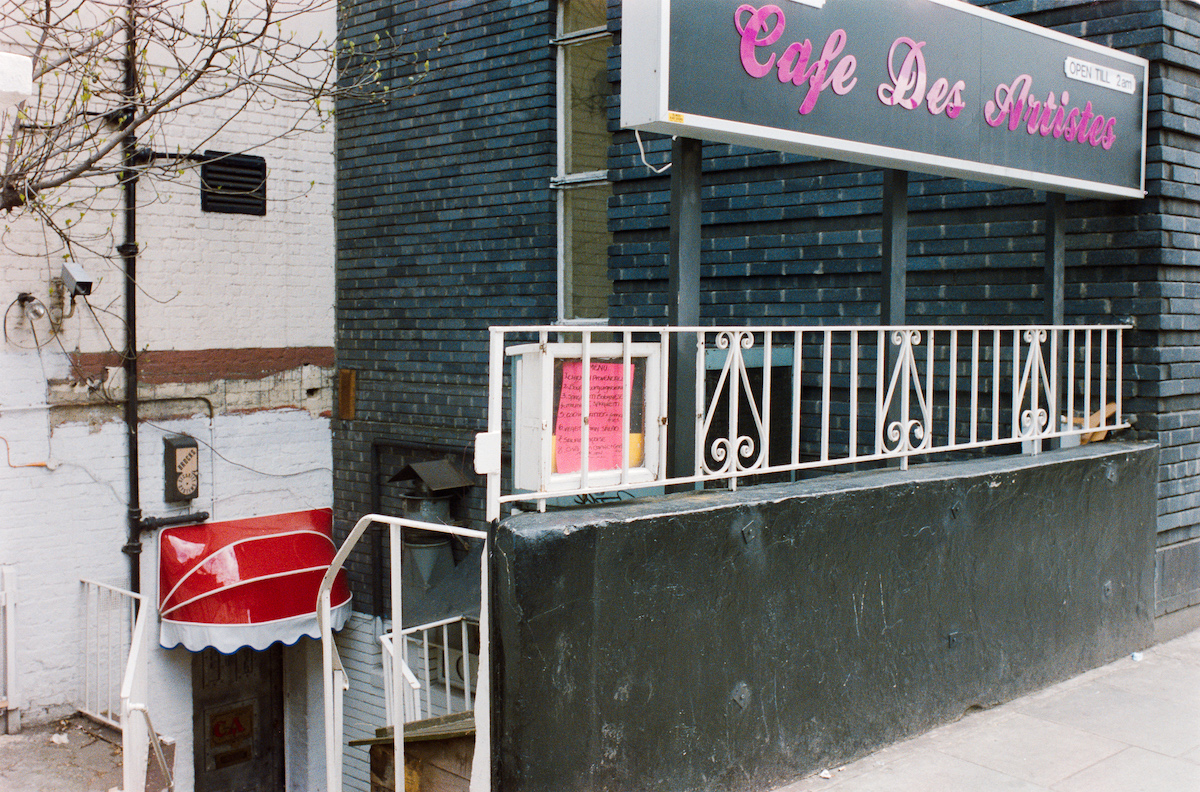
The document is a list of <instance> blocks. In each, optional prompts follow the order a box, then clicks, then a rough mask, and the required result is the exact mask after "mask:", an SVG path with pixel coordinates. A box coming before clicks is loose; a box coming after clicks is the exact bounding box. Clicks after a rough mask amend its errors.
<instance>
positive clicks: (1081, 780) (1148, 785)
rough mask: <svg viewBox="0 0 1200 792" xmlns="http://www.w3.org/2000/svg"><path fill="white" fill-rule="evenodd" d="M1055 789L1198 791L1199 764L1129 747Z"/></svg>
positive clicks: (1063, 791)
mask: <svg viewBox="0 0 1200 792" xmlns="http://www.w3.org/2000/svg"><path fill="white" fill-rule="evenodd" d="M1051 789H1052V790H1053V791H1054V792H1165V791H1166V790H1174V791H1176V792H1200V764H1197V763H1195V762H1190V761H1187V760H1186V759H1180V758H1178V757H1174V756H1166V755H1164V754H1161V753H1156V752H1154V751H1147V750H1146V749H1144V748H1138V747H1136V746H1135V747H1130V748H1126V749H1125V750H1124V751H1121V752H1120V753H1117V754H1115V755H1113V756H1110V757H1108V758H1107V759H1105V760H1103V761H1101V762H1097V763H1096V764H1094V765H1092V766H1091V767H1089V768H1087V769H1086V770H1083V771H1081V772H1079V773H1076V774H1075V775H1073V776H1071V777H1070V778H1068V779H1065V780H1063V781H1060V782H1059V783H1057V784H1055V785H1054V786H1052V787H1051Z"/></svg>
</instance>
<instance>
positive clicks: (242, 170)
mask: <svg viewBox="0 0 1200 792" xmlns="http://www.w3.org/2000/svg"><path fill="white" fill-rule="evenodd" d="M204 160H205V161H204V163H203V164H202V165H201V166H200V209H201V210H202V211H205V212H222V213H224V214H248V215H257V216H259V217H262V216H263V215H265V214H266V213H267V161H266V160H265V159H263V158H262V157H253V156H250V155H248V154H226V153H225V152H221V151H206V152H204Z"/></svg>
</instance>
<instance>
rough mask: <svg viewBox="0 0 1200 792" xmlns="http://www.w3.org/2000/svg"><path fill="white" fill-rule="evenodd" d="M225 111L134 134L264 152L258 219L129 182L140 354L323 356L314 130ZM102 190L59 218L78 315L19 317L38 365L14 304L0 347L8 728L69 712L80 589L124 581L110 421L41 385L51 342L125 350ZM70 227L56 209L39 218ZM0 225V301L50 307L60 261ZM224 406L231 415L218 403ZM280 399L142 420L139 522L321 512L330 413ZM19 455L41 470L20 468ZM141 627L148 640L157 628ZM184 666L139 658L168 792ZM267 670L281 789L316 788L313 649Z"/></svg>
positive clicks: (261, 113)
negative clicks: (167, 476) (284, 731)
mask: <svg viewBox="0 0 1200 792" xmlns="http://www.w3.org/2000/svg"><path fill="white" fill-rule="evenodd" d="M233 109H234V105H233V103H232V102H230V103H227V104H226V105H224V106H221V105H217V104H212V103H209V104H206V105H204V106H202V107H196V108H193V109H192V110H191V111H189V112H188V113H186V114H185V115H183V116H182V117H180V118H179V119H178V120H177V121H176V122H175V123H174V124H172V125H169V126H168V127H166V128H164V129H162V130H161V134H158V133H156V136H155V137H154V138H149V137H146V138H144V139H143V141H142V143H143V144H144V145H152V146H153V147H154V148H155V149H156V150H160V151H165V150H176V149H181V150H188V149H189V148H191V147H192V146H193V145H198V144H203V145H202V148H211V149H215V150H221V151H232V152H243V151H245V152H246V153H253V154H257V155H260V156H263V157H265V158H266V160H267V167H268V184H267V214H266V216H265V217H261V218H259V217H251V216H245V215H218V214H205V213H202V212H201V211H200V195H199V170H198V169H195V170H189V171H187V172H185V173H184V174H182V175H179V176H177V177H175V178H171V179H164V178H158V179H151V178H143V179H142V180H141V184H140V186H139V191H138V204H139V207H138V218H137V222H138V242H139V243H140V246H141V255H140V256H139V260H138V279H137V280H138V286H139V292H138V298H137V299H138V305H137V307H138V339H139V344H138V346H139V348H140V349H152V350H193V349H214V348H217V349H219V348H269V347H298V346H318V347H328V346H332V343H333V300H334V238H333V212H332V209H333V128H332V123H330V124H328V125H327V126H325V127H321V126H320V125H319V124H312V125H311V126H312V127H313V129H312V131H310V132H308V133H306V134H303V135H300V136H297V137H292V138H290V139H287V140H276V139H274V138H275V137H277V136H278V135H279V134H280V133H281V132H282V131H283V130H284V129H286V128H287V127H289V126H290V125H291V124H292V123H293V121H292V119H295V118H297V106H295V105H291V106H289V105H283V104H280V105H277V106H274V107H270V108H268V107H262V106H256V107H252V108H249V109H248V110H247V111H246V112H245V114H244V115H242V116H240V117H239V118H237V119H236V120H235V121H234V122H233V123H230V124H228V125H224V122H225V121H226V120H227V119H228V118H229V116H230V115H231V114H232V112H233ZM310 120H311V119H310ZM210 137H211V140H207V142H205V141H206V139H207V138H210ZM108 185H109V186H108V188H107V189H105V190H103V191H102V192H101V193H100V195H99V197H98V198H97V199H96V200H95V202H94V203H93V205H92V210H91V211H89V212H88V213H86V214H85V215H83V216H82V217H80V216H79V215H78V214H77V213H76V214H75V216H74V217H71V221H72V225H73V226H77V228H78V230H77V232H76V234H77V236H78V238H80V239H84V240H86V241H87V245H86V246H85V247H80V248H77V249H76V250H75V255H76V258H77V260H78V261H79V263H81V264H82V265H83V266H84V267H85V268H86V269H87V270H89V272H90V273H91V274H92V275H93V277H94V278H95V281H96V284H95V288H94V291H93V294H92V296H91V297H90V298H89V299H90V305H91V306H92V309H89V308H88V306H87V305H85V304H84V303H83V302H82V301H80V302H79V303H78V304H77V306H76V310H75V314H74V316H72V317H71V318H69V319H66V320H65V321H64V322H63V325H62V329H61V333H60V334H59V335H58V337H57V339H55V338H54V337H53V336H52V335H51V334H50V325H49V322H48V321H47V320H41V322H40V323H38V324H36V325H34V327H35V328H36V330H37V339H38V340H39V341H41V342H42V343H43V344H45V346H43V348H42V350H41V353H40V354H39V353H37V352H35V351H32V350H30V349H22V348H21V347H32V346H33V343H34V333H33V332H32V329H31V327H30V324H29V323H28V322H27V321H25V320H23V319H21V318H19V317H17V316H16V315H15V313H16V309H13V312H12V313H10V317H9V323H8V324H7V329H8V331H9V334H10V338H11V343H8V344H5V345H3V346H0V372H2V375H0V437H3V438H5V440H6V441H7V442H8V444H9V446H10V448H9V451H8V453H9V459H11V464H12V465H16V466H17V467H13V466H10V464H8V463H7V462H6V463H4V464H0V564H13V565H14V566H15V567H16V568H17V575H18V590H19V602H18V608H19V613H20V616H19V620H18V625H17V635H18V668H19V679H20V691H19V695H20V701H21V702H22V704H23V707H22V708H23V710H24V712H23V717H24V720H25V721H26V722H27V723H30V722H37V721H40V720H46V719H50V718H54V717H57V716H60V715H62V714H65V713H68V712H70V711H72V710H74V709H75V708H76V707H77V706H78V705H79V703H80V691H81V685H82V674H81V669H82V663H83V656H82V654H83V626H82V611H81V607H80V606H81V603H82V598H81V587H80V584H79V579H80V578H81V577H89V578H92V579H95V580H99V581H102V582H107V583H111V584H115V585H119V586H122V587H125V586H127V585H128V581H129V572H128V559H127V557H126V556H125V555H124V554H123V553H122V552H121V547H122V545H123V544H124V543H125V541H126V533H127V517H126V509H127V474H126V431H125V427H124V424H123V423H122V422H121V421H120V420H119V415H120V413H119V411H118V410H111V409H105V410H102V411H99V412H97V413H95V415H94V416H93V420H91V421H73V422H72V421H67V422H63V421H62V420H60V418H61V416H64V415H66V414H67V413H66V412H65V411H64V410H61V409H60V408H57V407H56V408H47V407H45V403H46V401H47V382H48V380H53V379H58V380H61V379H65V378H68V377H69V376H70V373H71V372H70V366H69V363H68V360H67V357H66V355H65V354H64V349H65V350H68V351H76V350H78V351H83V352H106V351H110V350H113V349H114V348H120V347H121V346H122V345H123V343H124V326H123V322H122V318H121V317H122V314H123V294H124V276H123V272H122V270H121V267H120V264H121V262H120V259H119V258H111V257H110V256H111V254H112V252H113V250H114V248H115V245H116V244H117V243H119V242H120V241H121V239H122V236H123V225H122V215H121V202H122V192H121V190H120V189H117V188H114V187H112V186H111V180H109V182H108ZM87 192H88V191H87V190H85V189H76V190H73V191H71V190H69V191H67V192H65V193H64V194H63V196H62V198H63V201H64V202H69V201H70V200H72V199H76V198H80V197H82V196H84V195H85V194H86V193H87ZM70 216H71V212H70V211H69V210H64V212H63V213H62V214H61V215H60V216H59V218H58V219H59V220H60V221H63V220H65V219H66V218H67V217H70ZM0 233H3V238H2V240H0V242H2V244H0V283H2V284H3V285H4V294H2V295H0V308H2V307H4V306H7V305H8V304H9V302H10V301H12V300H13V299H14V298H15V297H16V295H17V293H18V292H22V291H25V292H30V293H32V294H33V295H34V296H35V297H37V298H39V299H41V300H42V301H44V302H45V303H46V304H47V305H48V306H49V307H51V308H54V307H55V303H54V299H53V297H52V295H51V293H50V288H51V283H52V281H53V279H54V278H56V277H57V276H58V275H59V273H60V270H61V266H62V261H63V254H64V251H63V249H62V248H61V246H60V245H59V244H58V242H57V241H56V240H55V238H54V236H53V235H52V234H49V233H47V232H46V231H45V229H44V228H43V227H42V226H41V225H40V224H39V223H38V222H36V220H35V219H34V218H31V217H29V216H27V215H20V214H14V215H5V216H2V217H0ZM88 248H90V249H92V250H94V251H95V252H90V251H89V249H88ZM60 344H61V345H60ZM322 371H323V370H322ZM292 374H293V373H288V374H287V375H286V376H285V377H284V378H285V379H286V378H290V377H292ZM294 374H295V376H296V377H299V376H302V375H301V373H300V372H295V373H294ZM325 375H327V372H325ZM303 376H305V377H307V379H308V381H310V382H311V381H314V377H315V378H316V379H320V377H321V376H323V375H322V373H321V372H317V371H313V372H305V373H303ZM216 385H217V386H219V387H220V388H222V389H225V388H227V387H228V388H229V389H230V394H231V395H230V396H229V399H231V400H232V401H236V399H237V398H240V397H239V396H238V394H239V393H241V392H242V391H245V392H247V393H248V392H249V391H250V390H252V389H253V387H254V383H252V382H250V381H242V382H234V381H231V382H228V383H225V382H222V383H216ZM162 387H164V392H166V390H169V388H167V386H162ZM198 387H200V388H201V389H203V385H201V386H198ZM310 387H313V386H311V385H310ZM276 390H278V388H276ZM324 390H325V393H324V394H322V395H321V397H320V398H321V399H327V398H328V390H329V389H328V388H327V387H325V388H324ZM56 400H57V399H56ZM232 401H231V402H229V409H230V410H232V409H234V407H235V405H234V404H233V403H232ZM222 403H225V402H224V401H223V402H222ZM279 403H280V401H278V399H277V394H274V393H272V394H271V395H270V396H269V398H268V401H267V402H266V403H265V404H256V405H249V404H247V405H242V406H245V407H260V408H261V407H264V406H265V407H273V406H276V405H278V404H279ZM291 403H293V404H296V405H298V406H303V407H306V408H308V409H307V410H305V409H266V410H261V409H260V411H258V412H246V413H242V412H238V413H236V414H230V413H226V412H223V411H222V410H221V409H220V408H218V410H217V414H216V415H214V416H212V417H210V416H209V415H208V414H207V412H199V413H198V414H197V415H194V416H192V417H189V418H186V419H173V420H169V421H167V420H163V421H159V420H153V419H152V420H151V422H150V423H143V424H142V425H141V428H140V437H139V440H140V442H139V448H140V453H141V476H140V486H141V497H142V508H143V511H144V513H145V514H146V515H147V516H167V515H170V514H177V513H183V512H188V511H192V510H204V511H209V512H210V513H211V514H212V519H214V520H225V519H233V518H237V517H249V516H259V515H265V514H271V513H278V512H287V511H296V510H301V509H311V508H321V507H328V506H329V505H330V504H331V502H332V492H331V472H330V469H331V453H330V431H329V420H328V419H327V418H321V417H319V416H318V415H317V414H316V413H317V412H319V410H320V404H319V401H317V400H308V401H303V402H301V401H295V400H291ZM52 411H53V415H52ZM52 417H53V418H54V420H51V419H52ZM174 432H182V433H187V434H190V435H192V436H194V437H196V438H197V439H198V440H199V441H200V442H201V445H200V462H201V485H200V493H199V497H198V498H197V499H196V500H195V501H194V502H193V503H191V504H188V505H185V506H174V505H168V504H165V503H164V502H163V501H162V496H163V482H162V475H163V462H162V459H163V445H162V436H163V435H164V434H166V433H174ZM0 445H3V443H0ZM213 449H215V452H214V451H213ZM3 450H4V449H0V451H3ZM28 463H49V464H50V467H24V466H22V465H25V464H28ZM154 540H155V537H154V536H150V535H148V536H146V537H145V541H144V551H143V554H142V572H141V577H142V582H143V590H144V591H145V592H146V593H147V595H148V597H149V598H150V601H151V602H153V601H154V598H155V595H156V591H155V589H156V583H157V575H156V560H157V554H156V548H155V545H154ZM156 621H157V620H156ZM152 633H153V636H152V637H153V641H154V644H155V646H156V647H157V635H158V630H157V624H155V625H154V629H153V630H152ZM191 660H192V655H191V654H190V653H188V652H187V651H186V650H184V649H173V650H164V649H160V648H156V649H155V650H154V651H153V652H152V655H151V689H152V694H151V701H150V702H149V706H150V710H151V713H152V714H153V717H154V719H155V725H156V726H157V727H158V729H159V730H160V731H161V732H163V733H165V734H168V735H170V736H173V737H175V738H176V740H177V753H176V757H177V759H176V770H177V772H178V776H177V784H176V789H177V790H179V792H189V790H191V788H192V786H193V778H192V702H191ZM314 662H315V665H314ZM285 664H286V668H287V669H288V670H287V677H288V681H287V683H286V686H287V691H286V696H287V699H288V702H289V704H288V707H289V710H288V716H287V717H288V719H289V723H290V724H291V725H290V726H289V727H288V730H289V737H288V743H289V747H288V750H289V754H288V756H287V765H288V767H289V768H290V770H289V778H288V786H289V789H296V790H300V789H305V790H319V789H320V788H322V787H323V785H324V773H323V755H322V754H321V753H320V752H319V751H318V752H317V753H315V755H314V754H313V745H321V744H322V743H321V741H322V739H323V737H322V728H321V725H320V724H321V719H322V701H321V696H320V687H319V683H320V682H319V671H320V653H319V651H315V650H314V645H313V644H312V643H311V642H309V641H308V640H307V639H302V644H301V645H299V646H296V647H290V648H288V649H286V650H285ZM314 685H317V687H314ZM302 738H303V739H302ZM297 752H298V753H297ZM314 757H315V758H314Z"/></svg>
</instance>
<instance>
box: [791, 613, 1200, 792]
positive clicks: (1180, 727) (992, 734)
mask: <svg viewBox="0 0 1200 792" xmlns="http://www.w3.org/2000/svg"><path fill="white" fill-rule="evenodd" d="M825 773H826V774H828V775H829V778H823V777H821V776H819V775H816V776H810V777H808V778H806V779H804V780H802V781H800V782H797V783H794V784H790V785H789V786H786V787H783V788H782V789H779V790H776V792H815V791H816V790H830V791H831V792H833V791H834V790H836V792H934V791H940V790H952V791H953V792H1048V790H1053V792H1200V630H1196V631H1193V632H1191V633H1190V634H1188V635H1184V636H1182V637H1180V638H1176V639H1175V640H1173V641H1168V642H1166V643H1162V644H1159V645H1157V646H1153V647H1151V648H1149V649H1147V650H1146V651H1145V652H1142V653H1140V655H1134V656H1132V657H1126V658H1123V659H1121V660H1118V661H1117V662H1115V663H1111V664H1110V665H1107V666H1104V667H1102V668H1098V669H1095V670H1094V671H1089V672H1088V673H1086V674H1083V675H1081V676H1078V677H1075V678H1073V679H1069V680H1067V681H1066V682H1062V683H1060V684H1058V685H1055V686H1054V687H1051V688H1047V689H1046V690H1043V691H1040V692H1038V693H1034V694H1031V695H1029V696H1026V697H1024V698H1021V699H1017V700H1016V701H1011V702H1009V703H1007V704H1003V705H1001V706H998V707H995V708H993V709H991V710H988V711H986V712H981V713H978V714H974V715H969V716H967V717H965V718H963V719H962V720H960V721H958V722H956V723H952V724H949V725H947V726H942V727H940V728H937V729H934V730H933V731H931V732H928V733H926V734H924V735H921V736H920V737H916V738H914V739H912V740H909V741H908V742H904V743H900V744H898V745H893V746H890V747H888V748H885V749H883V750H880V751H879V752H877V753H874V754H872V755H870V756H867V757H865V758H863V759H860V760H859V761H857V762H854V763H852V764H848V765H846V766H845V767H838V768H829V769H828V770H826V771H825Z"/></svg>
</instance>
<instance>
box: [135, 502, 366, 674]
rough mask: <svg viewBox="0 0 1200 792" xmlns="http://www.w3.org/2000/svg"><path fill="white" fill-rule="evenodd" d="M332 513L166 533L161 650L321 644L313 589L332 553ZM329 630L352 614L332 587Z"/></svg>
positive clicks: (340, 586)
mask: <svg viewBox="0 0 1200 792" xmlns="http://www.w3.org/2000/svg"><path fill="white" fill-rule="evenodd" d="M331 527H332V514H331V512H330V510H329V509H316V510H313V511H304V512H292V513H290V514H276V515H272V516H270V517H254V518H251V519H246V520H229V521H227V522H216V523H206V524H204V525H185V526H182V527H177V528H164V529H163V531H162V533H161V534H160V535H159V539H158V611H159V614H160V615H161V617H162V626H161V630H160V634H159V643H160V644H161V645H162V646H164V647H166V648H168V649H170V648H172V647H174V646H178V645H179V644H183V646H184V647H186V648H187V649H190V650H191V651H193V652H198V651H200V650H201V649H204V648H205V647H209V646H212V647H215V648H216V649H218V650H219V651H221V652H224V653H226V654H228V653H230V652H235V651H237V650H238V649H240V648H241V647H243V646H250V647H253V648H255V649H266V648H267V647H268V646H270V645H271V644H273V643H275V642H277V641H281V642H283V643H285V644H293V643H295V642H296V641H298V640H300V637H301V636H304V635H308V636H311V637H313V638H318V637H320V630H319V629H318V626H317V618H316V608H317V588H318V587H319V586H320V583H321V578H322V577H323V576H324V574H325V570H326V569H328V568H329V563H330V561H332V560H333V555H334V552H335V550H336V548H335V547H334V544H333V539H332V532H331ZM331 593H332V595H333V601H332V604H333V619H332V624H333V629H335V630H337V629H341V627H342V625H343V624H345V622H346V618H347V617H348V616H349V614H350V591H349V589H348V588H347V587H346V581H345V573H344V572H343V573H341V574H339V575H338V577H337V579H336V580H335V581H334V586H333V591H332V592H331Z"/></svg>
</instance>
